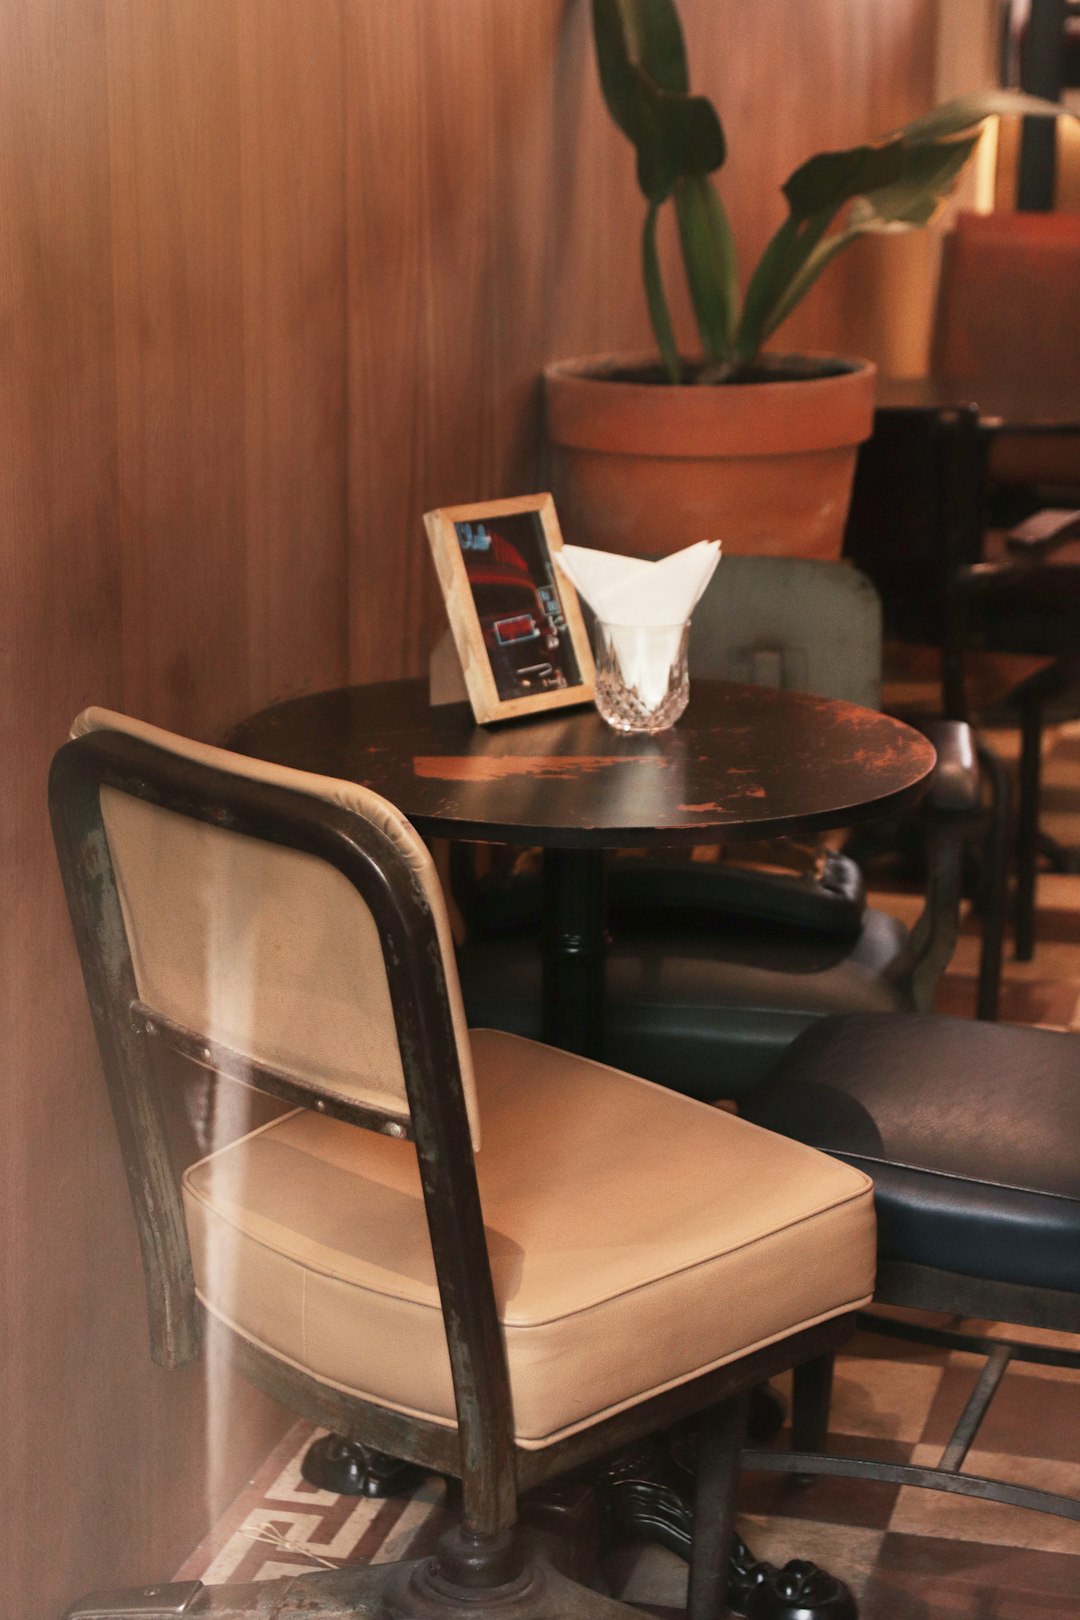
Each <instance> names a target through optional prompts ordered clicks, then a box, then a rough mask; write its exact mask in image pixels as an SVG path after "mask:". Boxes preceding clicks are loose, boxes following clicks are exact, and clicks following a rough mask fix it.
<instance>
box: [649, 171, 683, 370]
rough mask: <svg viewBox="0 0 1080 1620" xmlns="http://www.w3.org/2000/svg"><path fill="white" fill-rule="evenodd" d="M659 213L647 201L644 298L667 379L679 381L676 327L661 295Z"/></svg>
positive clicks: (657, 206)
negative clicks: (658, 249)
mask: <svg viewBox="0 0 1080 1620" xmlns="http://www.w3.org/2000/svg"><path fill="white" fill-rule="evenodd" d="M659 212H660V204H659V203H655V202H653V203H650V204H649V211H648V213H647V214H646V215H645V230H644V233H643V236H642V242H641V248H642V261H643V265H644V272H645V297H646V298H647V300H648V304H649V319H650V321H652V328H653V331H654V332H655V333H656V341H657V344H658V346H659V349H660V357H661V359H662V360H663V362H664V370H665V371H666V372H667V374H668V381H669V382H673V383H680V382H682V366H681V365H680V364H679V350H678V346H677V345H676V342H675V329H674V327H673V326H672V324H671V311H670V310H669V309H668V304H667V299H666V297H665V296H664V283H663V278H662V277H661V275H660V255H659V253H658V252H657V249H656V220H657V216H658V214H659Z"/></svg>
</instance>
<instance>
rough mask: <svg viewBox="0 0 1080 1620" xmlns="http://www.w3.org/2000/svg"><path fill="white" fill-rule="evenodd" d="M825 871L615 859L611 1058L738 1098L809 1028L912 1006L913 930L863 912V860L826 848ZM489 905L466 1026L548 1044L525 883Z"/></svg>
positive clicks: (479, 934) (680, 1085)
mask: <svg viewBox="0 0 1080 1620" xmlns="http://www.w3.org/2000/svg"><path fill="white" fill-rule="evenodd" d="M827 877H828V878H829V879H830V880H831V882H829V883H823V882H822V881H821V880H810V879H808V880H807V881H806V882H805V883H800V882H799V881H797V880H793V879H792V878H791V877H778V878H777V879H776V880H775V883H773V884H770V883H769V881H768V878H767V875H766V874H763V873H761V872H757V871H740V870H739V869H738V868H734V867H708V866H702V865H700V864H698V863H686V864H685V866H684V868H683V869H682V871H680V870H679V869H678V868H675V867H672V866H668V867H667V868H660V869H658V868H657V867H656V866H655V865H654V864H652V863H650V862H641V863H638V862H632V861H627V862H625V863H616V865H615V867H614V868H613V870H612V872H611V875H610V880H609V884H610V905H609V910H610V917H611V924H612V940H611V945H610V948H609V952H608V957H607V966H606V1001H605V1007H606V1015H605V1041H604V1050H605V1055H606V1058H607V1061H608V1062H610V1063H612V1064H614V1065H615V1066H616V1067H617V1068H627V1069H630V1070H631V1071H632V1072H633V1073H635V1074H640V1075H643V1076H644V1077H645V1078H646V1079H649V1080H655V1081H656V1082H657V1083H658V1084H660V1085H667V1086H675V1087H676V1088H677V1089H678V1090H679V1091H681V1092H683V1093H684V1094H685V1095H687V1096H692V1097H699V1098H701V1099H703V1100H704V1101H706V1102H713V1101H716V1100H717V1099H718V1098H722V1097H725V1098H729V1097H730V1098H742V1097H743V1096H744V1095H745V1094H746V1093H747V1092H748V1091H749V1090H750V1089H751V1088H752V1087H754V1086H756V1085H757V1084H758V1083H759V1082H760V1081H761V1080H763V1079H764V1077H765V1076H766V1075H768V1074H769V1072H770V1071H771V1070H772V1068H773V1066H774V1065H775V1063H776V1061H777V1059H778V1058H779V1056H780V1054H781V1053H782V1052H783V1051H784V1049H785V1047H787V1045H788V1044H789V1043H790V1042H791V1041H792V1040H794V1038H795V1037H796V1035H798V1034H799V1033H800V1032H801V1031H802V1030H803V1029H805V1028H806V1027H807V1026H808V1025H809V1024H811V1023H813V1022H815V1021H817V1020H819V1019H821V1018H823V1017H825V1016H827V1015H829V1014H830V1013H836V1012H839V1011H843V1012H850V1011H852V1010H853V1009H854V1010H858V1011H865V1012H872V1011H876V1012H898V1011H902V1010H904V1009H906V1008H910V1007H912V1006H913V1001H912V967H913V960H912V956H913V953H912V943H911V936H910V934H909V932H908V930H907V929H906V928H905V927H904V925H903V924H902V923H900V922H898V921H897V919H896V918H894V917H891V916H889V915H888V914H887V913H885V912H881V911H876V910H874V909H872V908H869V907H866V906H865V896H864V894H863V888H862V879H861V874H860V873H859V871H858V868H857V867H856V866H855V865H854V863H853V862H852V861H849V860H847V859H845V858H844V857H843V856H839V855H836V854H833V855H831V856H830V859H829V868H828V873H827ZM741 886H742V887H744V888H745V891H746V892H745V894H743V893H742V888H741ZM683 888H685V890H686V892H685V893H683V892H681V891H682V889H683ZM484 898H485V899H487V900H488V901H489V902H490V903H489V904H488V905H487V906H485V907H484V908H483V923H482V925H481V926H480V927H477V928H476V932H475V936H474V938H473V939H472V941H471V942H470V944H469V945H468V947H467V948H466V949H464V950H463V951H461V952H460V953H459V969H460V973H461V982H462V991H463V994H464V997H465V1005H466V1008H467V1009H468V1016H469V1020H470V1022H471V1023H473V1024H475V1025H477V1026H479V1027H494V1028H498V1029H506V1030H510V1031H511V1032H512V1033H514V1034H517V1035H526V1036H529V1037H531V1038H532V1039H539V1038H540V1037H541V1033H542V1032H541V1027H540V1007H541V995H540V974H541V966H540V945H539V941H538V939H537V936H536V931H535V926H534V928H533V930H532V931H527V930H523V929H522V927H521V925H522V923H524V922H526V920H527V919H526V917H524V916H523V917H521V918H520V919H517V917H516V913H517V909H518V906H519V905H520V906H523V907H526V908H527V902H528V900H529V899H530V895H529V891H528V888H527V887H526V886H519V887H518V889H517V890H516V891H514V890H513V888H512V887H511V889H510V892H509V893H508V895H507V897H506V901H505V902H504V903H502V904H500V897H499V896H498V894H497V893H494V894H493V893H492V892H491V891H489V892H488V894H487V895H486V896H484ZM531 898H532V904H533V907H534V908H535V909H533V912H532V916H533V920H534V922H535V917H536V915H537V914H538V911H539V894H538V893H535V892H534V893H533V895H532V897H531ZM740 901H742V902H743V904H744V906H745V908H746V909H745V910H741V909H740ZM770 905H771V915H770ZM751 908H753V909H751ZM758 908H760V910H758ZM755 912H757V914H756V915H755ZM515 921H517V929H516V930H515V929H514V923H515ZM500 924H501V925H502V929H505V930H506V931H505V932H503V931H502V929H500Z"/></svg>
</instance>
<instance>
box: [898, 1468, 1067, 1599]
mask: <svg viewBox="0 0 1080 1620" xmlns="http://www.w3.org/2000/svg"><path fill="white" fill-rule="evenodd" d="M940 1455H941V1448H940V1446H932V1445H921V1446H916V1447H915V1450H914V1452H913V1454H912V1459H911V1460H912V1462H914V1463H916V1464H922V1465H923V1466H927V1465H930V1466H932V1465H933V1464H934V1463H936V1462H937V1461H938V1459H939V1458H940ZM964 1472H965V1473H968V1474H976V1475H980V1474H981V1475H982V1476H984V1477H985V1478H990V1479H1007V1480H1010V1481H1012V1482H1013V1483H1014V1484H1017V1485H1030V1486H1033V1487H1034V1488H1035V1489H1037V1490H1046V1491H1058V1492H1061V1493H1062V1494H1063V1495H1066V1496H1080V1463H1063V1462H1046V1461H1043V1460H1040V1459H1039V1458H1037V1457H1016V1456H1011V1455H1008V1454H1001V1453H995V1452H991V1451H979V1450H974V1449H973V1450H972V1451H970V1452H969V1453H968V1457H967V1461H966V1463H965V1464H964ZM889 1529H890V1530H893V1531H900V1532H903V1533H904V1534H905V1535H915V1536H940V1537H944V1538H946V1539H947V1540H951V1541H963V1542H982V1543H984V1544H985V1543H989V1544H991V1545H996V1546H999V1547H1028V1548H1035V1549H1038V1550H1040V1551H1042V1552H1056V1553H1067V1554H1069V1555H1071V1556H1072V1557H1073V1558H1074V1559H1076V1560H1077V1563H1076V1572H1075V1574H1076V1600H1077V1605H1076V1613H1077V1614H1078V1615H1080V1523H1077V1521H1076V1520H1075V1519H1059V1518H1056V1517H1055V1516H1053V1515H1052V1514H1049V1513H1030V1512H1027V1511H1025V1510H1022V1509H1020V1508H1010V1507H1007V1506H1006V1505H1005V1504H1004V1503H1002V1502H981V1501H979V1500H978V1499H976V1498H973V1497H964V1496H947V1495H946V1494H945V1493H944V1492H942V1491H921V1490H916V1489H914V1488H913V1487H905V1488H904V1489H903V1490H901V1492H900V1494H899V1497H898V1498H897V1502H896V1506H895V1508H894V1509H893V1515H892V1520H891V1522H890V1524H889Z"/></svg>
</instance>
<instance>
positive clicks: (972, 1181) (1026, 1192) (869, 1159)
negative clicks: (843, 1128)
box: [818, 1148, 1080, 1205]
mask: <svg viewBox="0 0 1080 1620" xmlns="http://www.w3.org/2000/svg"><path fill="white" fill-rule="evenodd" d="M818 1151H819V1152H821V1153H835V1154H836V1155H837V1156H838V1157H840V1156H842V1157H843V1160H844V1163H845V1164H850V1163H851V1160H852V1159H858V1161H859V1164H860V1165H862V1164H880V1165H881V1166H882V1167H883V1168H884V1169H888V1170H910V1171H911V1173H912V1175H915V1176H936V1177H937V1179H938V1180H939V1181H955V1182H964V1183H965V1184H966V1185H967V1186H969V1187H989V1188H997V1190H998V1191H999V1192H1014V1193H1020V1194H1022V1195H1023V1196H1024V1197H1026V1198H1056V1199H1057V1201H1058V1203H1061V1204H1077V1205H1080V1197H1078V1196H1077V1195H1076V1194H1075V1193H1057V1192H1048V1191H1046V1190H1045V1189H1044V1188H1042V1187H1018V1186H1016V1184H1015V1183H1014V1182H1012V1181H984V1180H982V1179H980V1177H978V1176H964V1175H960V1174H959V1172H958V1171H955V1170H932V1169H930V1168H929V1166H927V1165H922V1164H908V1163H907V1162H906V1161H904V1160H900V1159H878V1158H874V1157H873V1156H872V1155H871V1154H869V1153H852V1154H851V1156H850V1157H848V1155H847V1154H844V1152H843V1149H842V1148H820V1149H819V1150H818ZM852 1168H853V1169H855V1168H857V1167H856V1166H854V1165H853V1166H852Z"/></svg>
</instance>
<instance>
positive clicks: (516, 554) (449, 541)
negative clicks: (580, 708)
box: [424, 494, 594, 725]
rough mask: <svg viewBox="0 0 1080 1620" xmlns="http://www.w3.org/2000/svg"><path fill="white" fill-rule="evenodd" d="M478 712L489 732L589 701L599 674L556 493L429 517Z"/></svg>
mask: <svg viewBox="0 0 1080 1620" xmlns="http://www.w3.org/2000/svg"><path fill="white" fill-rule="evenodd" d="M424 527H425V529H426V530H427V536H428V540H429V541H430V543H431V552H432V556H433V557H434V559H435V567H436V569H437V571H438V575H439V583H440V585H441V586H442V591H443V597H444V599H445V601H446V612H447V616H448V618H449V620H450V629H451V632H452V634H453V638H454V645H455V647H456V648H457V654H458V657H459V658H460V660H461V670H462V674H463V675H464V677H465V687H466V690H467V692H468V694H469V702H470V703H471V704H472V710H473V714H474V716H475V717H476V719H477V721H479V723H480V724H481V725H486V724H487V723H489V722H490V721H492V720H513V719H517V718H518V717H519V716H521V715H528V714H535V713H537V712H539V711H542V710H547V709H562V708H567V707H569V706H570V705H571V704H576V703H589V702H591V701H592V696H593V679H594V668H593V658H592V651H591V649H590V647H589V637H588V633H587V631H586V629H585V622H584V620H583V618H582V616H581V608H580V606H579V605H578V599H577V593H576V592H575V590H574V588H573V586H572V585H571V584H570V581H569V580H568V579H566V578H565V576H564V575H563V574H561V573H560V572H559V570H558V569H557V568H556V566H555V563H554V556H555V553H556V552H558V551H559V550H560V549H561V547H562V543H563V541H562V535H561V533H560V532H559V520H558V518H557V517H556V515H555V502H554V501H553V500H552V498H551V496H550V495H547V494H543V495H520V496H517V497H515V499H513V500H508V501H483V502H481V503H479V504H478V505H473V506H441V507H439V508H437V509H436V510H435V511H434V512H425V513H424Z"/></svg>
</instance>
